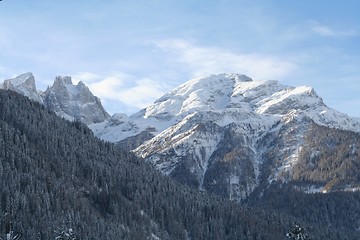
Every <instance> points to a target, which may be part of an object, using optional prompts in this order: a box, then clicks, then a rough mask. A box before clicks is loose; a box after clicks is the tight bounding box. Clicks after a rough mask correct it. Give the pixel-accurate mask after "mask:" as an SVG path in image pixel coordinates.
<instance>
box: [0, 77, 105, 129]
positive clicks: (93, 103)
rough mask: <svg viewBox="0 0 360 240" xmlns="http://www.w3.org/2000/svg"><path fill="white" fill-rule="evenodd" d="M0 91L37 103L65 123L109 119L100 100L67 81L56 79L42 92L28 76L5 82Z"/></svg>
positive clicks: (65, 79) (84, 89)
mask: <svg viewBox="0 0 360 240" xmlns="http://www.w3.org/2000/svg"><path fill="white" fill-rule="evenodd" d="M0 87H1V88H3V89H6V90H12V91H15V92H18V93H20V94H23V95H25V96H27V97H29V98H30V99H32V100H35V101H37V102H40V103H41V104H44V105H45V106H46V107H48V108H49V109H51V110H53V111H55V112H56V113H57V114H58V115H59V116H61V117H64V118H65V119H68V120H78V121H82V122H84V123H85V124H92V123H99V122H102V121H104V120H105V119H106V118H108V117H110V115H109V114H108V113H107V112H106V111H105V109H104V108H103V106H102V105H101V101H100V99H98V98H97V97H95V96H94V95H93V94H92V93H91V92H90V90H89V89H88V87H86V85H85V84H84V83H83V82H79V83H78V85H73V84H72V81H71V77H61V76H59V77H56V79H55V81H54V84H53V86H52V87H49V88H48V89H47V90H46V91H45V92H41V91H38V90H37V89H36V86H35V78H34V76H33V74H32V73H25V74H22V75H20V76H18V77H16V78H13V79H8V80H5V81H4V83H3V84H2V85H0Z"/></svg>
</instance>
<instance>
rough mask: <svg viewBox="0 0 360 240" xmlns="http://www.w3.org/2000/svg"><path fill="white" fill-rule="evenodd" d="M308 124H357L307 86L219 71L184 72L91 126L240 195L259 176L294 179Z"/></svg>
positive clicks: (206, 186) (180, 175)
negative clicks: (144, 102)
mask: <svg viewBox="0 0 360 240" xmlns="http://www.w3.org/2000/svg"><path fill="white" fill-rule="evenodd" d="M313 124H316V125H319V126H324V127H326V128H335V129H340V130H347V131H352V132H360V121H359V120H358V119H352V118H350V117H348V116H347V115H345V114H342V113H339V112H337V111H335V110H333V109H330V108H328V107H327V106H326V105H325V104H324V102H323V101H322V99H321V98H320V97H319V96H318V95H317V94H316V92H315V91H314V89H312V88H310V87H306V86H303V87H289V86H284V85H282V84H280V83H279V82H277V81H252V79H250V78H249V77H247V76H244V75H239V74H220V75H212V76H210V77H206V78H198V79H194V80H190V81H189V82H186V83H184V84H182V85H181V86H179V87H177V88H175V89H174V90H173V91H171V92H169V93H168V94H165V95H164V96H163V97H161V98H160V99H158V100H157V101H155V103H154V104H153V105H151V106H149V107H147V108H146V109H144V110H142V111H140V112H139V113H137V114H134V115H132V116H129V117H128V116H124V115H117V116H113V117H112V118H109V119H107V120H106V121H104V122H103V123H100V124H94V125H90V128H91V129H92V130H93V131H94V133H95V134H96V135H97V136H99V137H100V138H102V139H104V140H107V141H113V142H120V143H121V144H124V142H127V144H128V145H127V146H132V147H134V148H135V147H136V148H135V149H134V152H135V153H136V154H137V155H138V156H140V157H143V158H145V159H146V161H149V162H151V163H152V164H154V166H156V167H157V168H158V169H160V170H161V171H162V172H163V173H164V174H166V175H169V176H171V177H173V178H175V179H176V180H178V181H179V182H181V183H185V184H187V185H189V186H192V187H194V188H197V189H201V190H207V191H210V192H213V193H216V194H218V195H221V196H224V197H228V198H230V199H234V200H237V201H239V200H241V199H244V198H246V197H247V196H248V195H249V194H251V192H252V191H254V189H255V188H256V187H258V186H259V185H260V184H268V183H271V182H272V181H274V180H281V181H284V182H289V181H292V180H295V176H294V174H293V173H294V171H295V170H294V168H295V167H296V168H298V164H300V163H299V154H301V150H302V149H303V148H304V146H305V145H306V144H308V143H307V141H309V140H306V139H305V136H306V135H309V134H311V132H312V131H313V130H312V129H311V128H310V126H312V125H313ZM140 136H146V138H144V137H140ZM129 137H131V138H129ZM124 139H125V140H124ZM130 140H131V141H132V142H137V144H130V143H129V142H130ZM141 140H142V141H141ZM356 161H357V162H358V161H359V160H358V159H356ZM270 163H271V164H272V165H271V164H270ZM309 171H310V170H309ZM264 179H265V180H264ZM322 183H324V185H326V183H325V180H322ZM351 184H352V185H354V186H355V185H356V186H357V185H358V184H359V182H358V180H356V179H354V180H353V182H352V183H351ZM324 185H323V187H324ZM319 191H321V189H319Z"/></svg>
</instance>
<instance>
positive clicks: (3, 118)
mask: <svg viewBox="0 0 360 240" xmlns="http://www.w3.org/2000/svg"><path fill="white" fill-rule="evenodd" d="M0 149H1V151H0V161H1V162H0V176H1V178H0V189H1V190H0V194H1V196H0V210H1V215H2V216H5V215H6V218H7V219H9V218H10V219H11V220H12V222H13V227H12V228H13V230H14V232H17V233H21V234H22V236H23V237H22V238H23V239H55V237H56V236H58V235H59V234H61V232H62V231H63V232H64V231H68V232H71V233H72V235H74V236H76V239H158V238H160V239H283V238H285V232H286V231H287V229H289V227H290V225H291V224H292V223H293V221H295V218H291V217H287V216H286V215H283V214H275V213H271V212H269V211H265V210H260V208H257V210H256V209H255V208H248V207H244V206H241V205H239V204H236V203H233V202H230V201H228V200H221V199H218V198H216V197H211V196H209V195H207V194H205V193H201V192H197V191H194V190H190V189H188V188H186V187H184V186H181V185H178V184H176V183H174V182H173V181H172V180H170V179H169V178H167V177H165V176H163V175H161V174H159V173H158V172H156V171H155V170H154V169H153V168H152V167H150V166H149V165H147V164H145V163H144V162H143V161H141V160H139V159H137V158H135V157H134V156H133V155H132V154H130V153H128V152H126V151H124V150H119V149H118V147H117V146H115V145H113V144H110V143H105V142H103V141H100V140H98V139H97V138H95V137H94V135H93V133H92V132H91V131H90V130H89V129H88V128H87V127H86V126H85V125H83V124H82V123H79V122H69V121H65V120H63V119H60V118H59V117H57V116H56V115H55V114H54V113H52V112H50V111H49V110H47V109H45V108H44V107H43V106H42V105H40V104H39V103H36V102H33V101H30V100H29V99H28V98H26V97H24V96H21V95H19V94H17V93H14V92H10V91H2V90H1V91H0ZM7 221H8V220H6V219H5V217H4V218H2V221H1V230H2V231H1V234H3V233H4V232H3V229H4V228H5V225H6V223H7ZM302 224H303V225H304V226H306V227H307V228H308V229H309V234H310V235H311V236H312V237H313V238H312V239H339V237H338V236H339V235H341V236H342V237H341V239H355V238H354V235H351V233H345V231H340V230H339V229H336V228H334V229H327V228H326V227H325V226H321V225H317V224H316V223H314V224H313V225H308V224H307V223H306V222H302Z"/></svg>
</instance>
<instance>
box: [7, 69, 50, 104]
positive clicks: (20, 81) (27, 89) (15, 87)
mask: <svg viewBox="0 0 360 240" xmlns="http://www.w3.org/2000/svg"><path fill="white" fill-rule="evenodd" d="M1 88H2V89H4V90H11V91H15V92H18V93H20V94H22V95H24V96H27V97H28V98H30V99H32V100H35V101H37V102H40V103H43V99H42V97H41V95H40V93H39V92H38V91H37V90H36V86H35V78H34V76H33V74H32V73H24V74H21V75H19V76H17V77H16V78H13V79H7V80H5V81H4V83H3V84H2V87H1Z"/></svg>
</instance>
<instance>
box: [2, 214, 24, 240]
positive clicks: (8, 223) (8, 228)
mask: <svg viewBox="0 0 360 240" xmlns="http://www.w3.org/2000/svg"><path fill="white" fill-rule="evenodd" d="M4 232H5V238H2V237H0V240H18V239H20V238H21V234H19V233H18V234H15V233H14V231H13V223H12V220H11V214H10V213H8V212H7V213H5V215H4Z"/></svg>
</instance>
